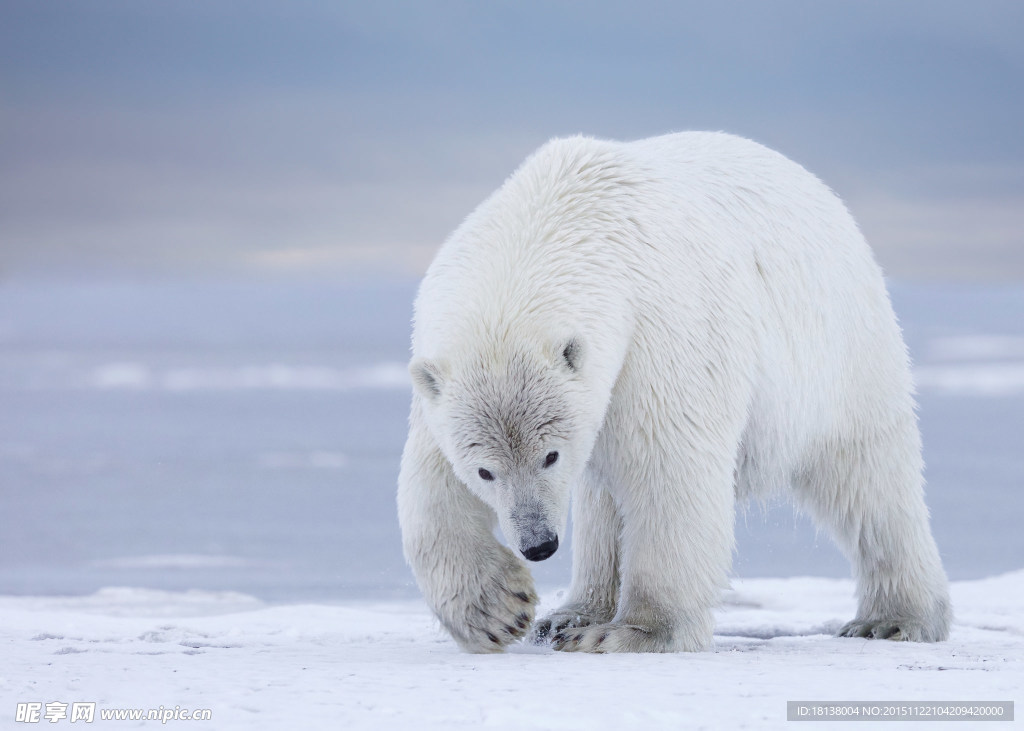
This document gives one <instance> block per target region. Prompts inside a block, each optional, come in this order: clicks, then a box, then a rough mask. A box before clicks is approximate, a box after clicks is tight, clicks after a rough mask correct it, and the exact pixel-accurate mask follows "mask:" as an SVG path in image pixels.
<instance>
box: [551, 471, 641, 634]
mask: <svg viewBox="0 0 1024 731" xmlns="http://www.w3.org/2000/svg"><path fill="white" fill-rule="evenodd" d="M572 524H573V538H572V542H573V551H572V585H571V586H570V588H569V598H568V600H567V601H566V602H565V604H563V605H562V606H561V607H559V608H558V609H556V610H555V611H554V612H552V613H551V614H549V615H548V616H546V617H545V618H544V619H542V620H540V621H539V622H537V624H536V625H535V626H534V629H533V635H532V639H533V641H534V642H536V643H541V642H545V641H547V639H548V638H549V637H551V636H552V635H555V634H557V633H558V632H560V631H561V630H564V629H572V628H577V627H587V626H589V625H592V624H602V623H604V622H608V621H609V620H611V618H612V617H614V616H615V605H616V600H617V595H618V591H619V565H618V564H619V534H620V532H621V531H622V524H621V521H620V520H619V515H618V511H617V510H616V508H615V502H614V501H613V500H612V496H611V495H610V494H609V493H608V491H607V490H606V489H605V488H604V485H603V484H601V482H600V479H599V477H598V476H597V475H596V474H595V471H594V470H593V468H589V469H588V470H587V471H586V473H585V474H584V477H583V480H582V481H581V482H580V484H579V485H578V486H577V488H576V491H575V493H574V494H573V503H572Z"/></svg>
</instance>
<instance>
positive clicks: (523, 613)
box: [437, 549, 538, 652]
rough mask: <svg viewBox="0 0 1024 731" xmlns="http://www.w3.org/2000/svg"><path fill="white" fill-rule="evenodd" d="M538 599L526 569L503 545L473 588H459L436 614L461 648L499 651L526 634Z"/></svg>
mask: <svg viewBox="0 0 1024 731" xmlns="http://www.w3.org/2000/svg"><path fill="white" fill-rule="evenodd" d="M474 594H475V595H474ZM537 601H538V599H537V594H536V593H535V592H534V590H533V577H532V576H530V572H529V570H528V569H527V568H526V566H525V565H523V563H522V562H521V561H519V560H517V559H516V558H515V556H513V555H512V553H511V552H510V551H508V550H507V549H502V554H501V555H500V557H499V560H497V561H495V563H494V565H493V566H492V567H491V570H490V571H489V572H483V573H482V575H481V576H480V582H479V584H478V585H477V587H476V589H475V591H474V590H473V589H468V588H467V589H466V590H464V591H462V592H460V593H459V594H457V595H456V596H455V597H453V598H452V599H451V600H450V601H448V602H446V603H444V604H443V605H442V606H441V607H439V608H438V610H437V616H438V619H440V620H441V623H442V624H443V625H444V626H445V628H446V629H447V630H448V631H449V632H450V633H451V635H452V637H453V638H454V639H455V641H456V642H457V643H458V645H459V647H461V648H462V649H463V650H466V651H467V652H501V651H502V650H503V649H504V648H505V646H506V645H508V644H510V643H512V642H515V641H516V640H518V639H519V638H521V637H523V636H524V635H525V634H526V632H527V630H528V629H529V628H530V624H531V623H532V622H533V617H534V607H535V605H536V604H537Z"/></svg>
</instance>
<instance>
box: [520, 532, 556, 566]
mask: <svg viewBox="0 0 1024 731" xmlns="http://www.w3.org/2000/svg"><path fill="white" fill-rule="evenodd" d="M557 550H558V536H555V537H554V538H552V539H551V540H550V541H544V542H543V543H541V544H540V545H539V546H533V547H531V548H527V549H525V550H524V551H523V555H524V556H526V558H528V559H529V560H531V561H543V560H544V559H546V558H550V557H551V555H552V554H553V553H554V552H555V551H557Z"/></svg>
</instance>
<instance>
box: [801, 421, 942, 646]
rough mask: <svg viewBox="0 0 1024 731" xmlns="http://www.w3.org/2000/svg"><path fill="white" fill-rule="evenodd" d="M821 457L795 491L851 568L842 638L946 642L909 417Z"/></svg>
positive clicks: (937, 566)
mask: <svg viewBox="0 0 1024 731" xmlns="http://www.w3.org/2000/svg"><path fill="white" fill-rule="evenodd" d="M820 454H821V456H820V458H819V459H818V460H817V461H816V464H815V465H814V466H813V467H812V468H811V469H810V470H808V471H806V472H805V473H803V474H802V476H801V477H799V478H798V479H797V481H796V482H797V484H796V488H797V492H798V494H799V497H800V501H801V503H802V504H803V506H804V507H805V508H807V509H808V510H809V511H810V512H811V513H812V515H813V517H814V518H815V520H816V521H817V522H818V524H819V525H822V526H827V527H828V528H829V529H831V531H832V535H833V537H834V539H835V540H836V542H837V543H838V545H839V546H840V548H841V549H842V550H843V551H844V553H846V555H847V557H848V558H849V559H850V562H851V563H852V565H853V570H854V576H855V578H856V581H857V596H858V608H857V616H856V618H855V619H854V620H853V621H851V622H849V623H847V624H846V625H845V626H844V627H843V628H842V629H841V630H840V631H839V634H840V635H841V636H843V637H870V638H878V639H892V640H911V641H916V642H937V641H940V640H945V639H946V638H947V637H948V636H949V625H950V621H951V614H952V612H951V608H950V603H949V590H948V587H947V582H946V575H945V572H944V571H943V569H942V562H941V559H940V558H939V552H938V548H937V547H936V545H935V541H934V539H933V538H932V534H931V528H930V526H929V521H928V509H927V507H926V506H925V502H924V490H923V487H922V477H921V470H922V464H921V457H920V437H919V436H918V432H917V424H916V421H915V420H914V418H913V416H912V415H909V416H907V417H906V418H904V419H903V420H901V422H900V423H899V424H898V426H896V427H894V428H892V429H888V430H882V429H877V430H876V431H875V432H874V433H870V434H864V435H862V436H861V437H860V438H858V439H843V440H837V441H836V442H834V443H832V444H829V445H827V446H826V448H825V449H823V450H821V453H820Z"/></svg>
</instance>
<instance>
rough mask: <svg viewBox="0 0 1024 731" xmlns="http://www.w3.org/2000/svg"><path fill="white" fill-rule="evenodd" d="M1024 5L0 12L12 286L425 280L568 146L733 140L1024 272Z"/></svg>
mask: <svg viewBox="0 0 1024 731" xmlns="http://www.w3.org/2000/svg"><path fill="white" fill-rule="evenodd" d="M1022 38H1024V3H1021V2H1020V0H1002V1H996V0H974V1H972V2H962V1H960V0H957V1H956V2H948V1H942V0H900V1H899V2H893V1H892V0H885V1H882V2H875V1H873V0H856V1H853V2H830V1H828V0H822V1H821V2H816V1H812V0H802V1H794V0H775V1H772V2H765V1H754V0H744V1H734V2H730V1H728V0H725V1H716V2H700V3H697V2H680V1H677V2H651V1H649V0H635V1H633V2H628V3H627V2H621V3H611V2H557V1H553V2H538V3H535V2H524V1H520V2H470V1H467V2H391V1H388V0H382V1H378V0H375V1H374V2H363V1H360V2H311V1H302V0H298V1H292V2H265V1H260V0H255V1H252V2H241V1H237V2H236V1H228V0H223V1H219V2H218V1H217V0H205V1H200V0H176V1H174V2H170V1H167V2H161V1H154V2H139V1H138V0H90V1H89V2H54V1H52V0H20V1H11V0H0V274H7V275H10V276H14V275H18V274H25V273H29V274H39V273H43V274H45V273H61V274H67V273H92V274H100V275H103V274H110V273H133V272H154V271H172V272H173V271H184V272H195V271H214V272H220V271H262V270H272V271H276V270H282V271H297V272H303V271H310V272H320V273H323V272H327V273H336V274H338V275H345V274H349V275H352V274H361V273H364V272H367V271H388V270H393V271H397V272H402V273H408V272H418V271H420V270H422V268H423V267H424V266H425V263H426V262H427V261H428V260H429V257H430V255H431V252H432V251H433V250H434V249H435V248H436V247H437V245H438V244H439V243H440V242H441V241H442V240H443V238H444V236H445V235H446V234H447V233H448V232H449V231H450V230H451V229H453V228H454V227H455V226H456V225H457V224H458V222H459V221H460V220H461V218H462V217H463V216H465V215H466V214H467V213H468V212H469V211H470V210H471V209H472V208H473V207H474V206H475V205H476V204H477V203H478V202H479V201H480V200H482V199H483V198H484V197H485V196H486V195H487V194H488V193H489V192H490V191H491V190H492V189H494V188H495V187H497V185H499V184H500V183H501V181H502V180H503V179H504V178H505V177H506V176H507V175H508V174H509V173H510V172H511V171H512V170H513V169H514V168H515V166H516V165H517V164H518V163H519V162H520V161H521V160H522V158H524V157H525V156H526V155H527V154H528V153H529V152H530V151H531V150H532V149H534V148H535V147H537V146H538V145H539V144H541V143H542V142H544V141H545V140H546V139H548V138H550V137H552V136H555V135H562V134H570V133H578V132H582V133H586V134H591V135H596V136H602V137H614V138H620V139H629V138H637V137H644V136H648V135H653V134H659V133H663V132H668V131H674V130H682V129H721V130H726V131H730V132H735V133H738V134H742V135H745V136H748V137H751V138H753V139H756V140H758V141H761V142H763V143H765V144H768V145H769V146H771V147H774V148H776V149H778V150H780V151H781V152H783V153H784V154H786V155H788V156H789V157H791V158H793V159H795V160H797V161H798V162H800V163H802V164H803V165H804V166H805V167H807V168H808V169H810V170H812V171H813V172H815V173H816V174H818V175H819V176H820V177H821V178H823V179H824V180H825V181H826V182H827V183H829V184H830V185H831V186H832V187H833V188H834V189H835V190H836V191H837V192H838V193H840V195H842V196H843V198H844V199H845V200H846V201H847V203H848V205H849V206H850V208H851V209H852V210H853V212H854V215H855V216H856V217H857V219H858V220H859V222H860V223H861V226H862V228H863V229H864V231H865V233H866V234H867V235H868V238H869V240H870V241H871V242H872V244H873V245H874V247H875V249H876V252H877V254H878V258H879V259H880V261H881V262H882V264H883V266H884V267H885V268H886V270H887V272H889V273H890V274H892V275H894V276H897V277H902V278H913V277H941V278H960V279H963V278H969V279H977V278H985V279H1006V278H1013V279H1020V278H1024V42H1022V40H1021V39H1022Z"/></svg>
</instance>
